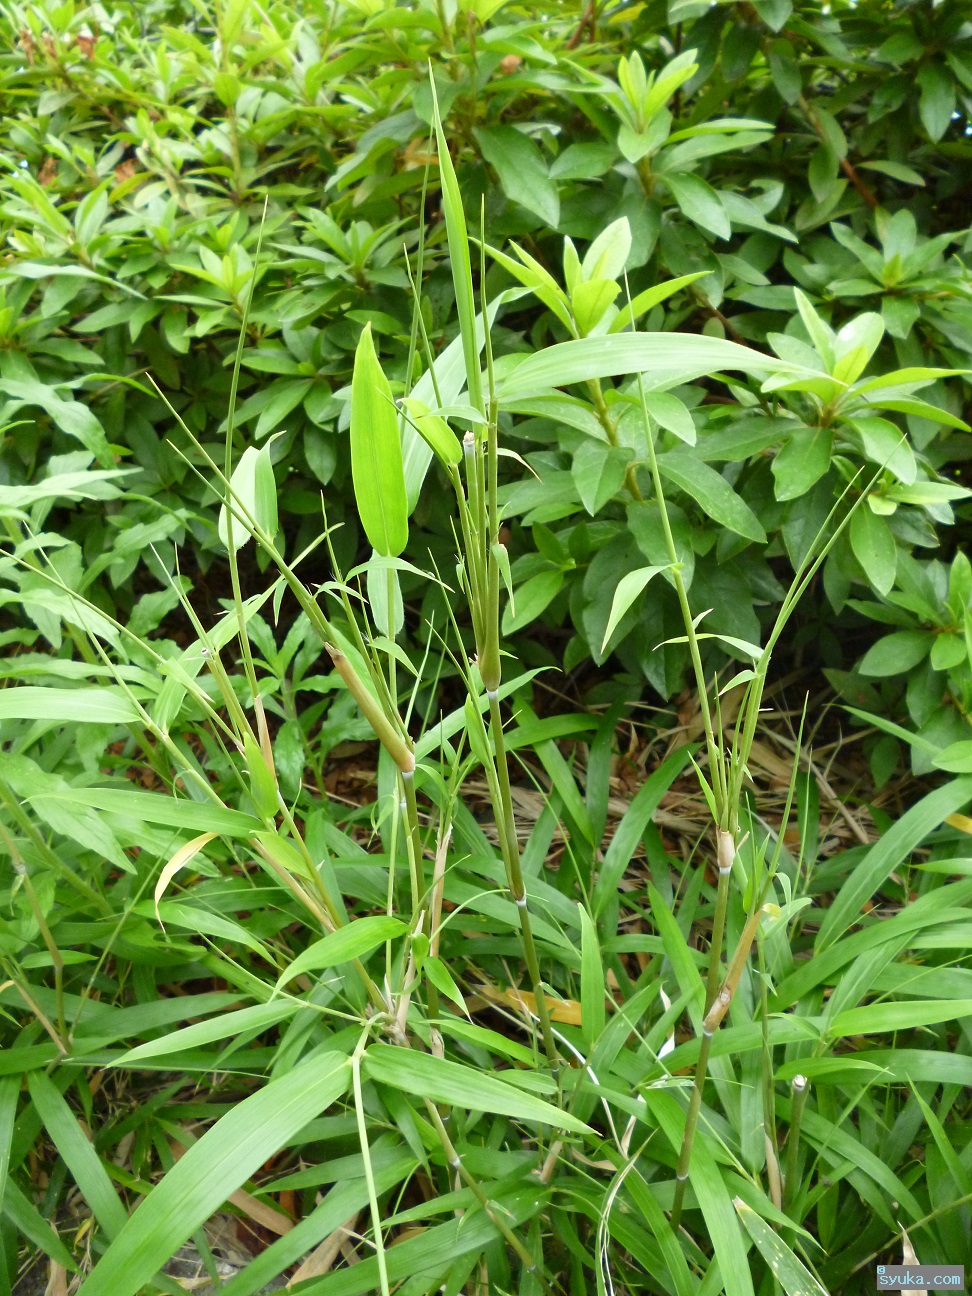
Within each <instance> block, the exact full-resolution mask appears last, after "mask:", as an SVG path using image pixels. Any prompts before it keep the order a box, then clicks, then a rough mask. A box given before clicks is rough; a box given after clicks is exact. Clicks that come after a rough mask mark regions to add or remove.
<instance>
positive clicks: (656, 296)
mask: <svg viewBox="0 0 972 1296" xmlns="http://www.w3.org/2000/svg"><path fill="white" fill-rule="evenodd" d="M707 273H708V272H707V271H705V270H696V271H695V272H694V273H693V274H687V275H679V277H678V278H677V279H668V280H666V282H665V283H660V284H655V285H653V287H651V288H646V289H645V290H644V292H640V293H638V295H637V297H634V298H633V299H632V301H631V305H630V306H625V307H624V309H623V310H622V311H621V313H620V314H619V315H618V316H617V318H616V319H614V320H612V322H611V327H610V328H609V329H608V332H609V333H621V332H622V331H624V330H625V329H630V328H631V327H632V326H633V324H634V321H635V320H636V319H640V317H641V316H642V315H644V314H645V312H646V311H650V310H651V308H652V307H653V306H657V305H658V303H659V302H663V301H666V300H667V299H668V298H669V297H671V296H673V295H674V294H675V293H677V292H678V291H679V289H681V288H687V287H688V285H689V284H690V283H695V281H696V279H703V278H705V275H706V274H707Z"/></svg>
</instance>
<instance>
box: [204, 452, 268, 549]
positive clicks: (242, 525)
mask: <svg viewBox="0 0 972 1296" xmlns="http://www.w3.org/2000/svg"><path fill="white" fill-rule="evenodd" d="M230 488H231V491H232V494H231V496H230V504H231V505H235V506H236V508H237V511H239V507H240V505H242V509H243V511H244V515H245V514H249V516H250V517H251V518H252V519H253V521H254V522H255V523H256V524H257V526H259V527H261V528H262V530H264V531H265V532H266V533H267V535H269V536H270V538H271V539H273V537H274V536H275V535H276V533H277V483H276V480H275V478H274V475H273V462H272V461H271V459H270V446H269V444H268V445H265V446H261V447H260V448H259V449H257V448H256V447H255V446H248V447H247V448H246V449H245V450H244V451H243V453H242V455H241V456H240V462H239V463H238V464H237V465H236V467H235V468H234V469H233V475H232V477H230ZM234 497H235V498H234ZM217 529H218V532H219V538H220V540H222V542H223V544H224V545H225V546H226V547H227V548H229V547H230V543H232V546H233V548H234V549H242V547H243V546H244V545H245V544H246V542H247V541H248V540H249V538H250V530H249V527H248V525H247V523H246V522H244V521H241V519H240V518H239V517H236V516H234V515H233V514H232V513H231V511H230V509H229V508H227V506H226V504H225V503H224V504H223V505H221V507H220V510H219V522H218V528H217Z"/></svg>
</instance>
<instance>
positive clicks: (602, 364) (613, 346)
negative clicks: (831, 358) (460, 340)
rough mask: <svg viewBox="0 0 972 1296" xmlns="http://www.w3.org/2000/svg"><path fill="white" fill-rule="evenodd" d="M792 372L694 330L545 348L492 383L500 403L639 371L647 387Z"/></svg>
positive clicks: (786, 366)
mask: <svg viewBox="0 0 972 1296" xmlns="http://www.w3.org/2000/svg"><path fill="white" fill-rule="evenodd" d="M722 369H726V370H733V369H735V370H739V371H741V372H742V373H755V374H769V373H781V374H796V373H801V372H804V371H803V370H801V368H800V366H799V365H795V364H791V363H789V362H787V361H785V360H779V359H776V358H775V357H773V356H767V355H762V354H760V352H758V351H754V350H752V349H751V348H750V347H744V346H740V345H739V344H738V343H737V342H726V341H725V340H724V339H722V338H712V337H706V336H705V335H703V334H698V333H620V334H610V335H608V336H605V337H593V338H578V339H575V340H574V341H571V342H560V343H557V344H556V345H555V346H551V347H546V348H545V349H544V350H543V351H538V352H535V353H534V354H533V355H531V356H528V357H527V358H526V359H525V360H523V361H521V362H520V363H519V364H518V365H517V366H516V367H515V368H514V369H513V371H512V372H511V373H510V374H509V375H508V376H507V377H506V378H505V379H504V380H503V381H502V382H500V383H499V385H498V395H499V399H500V402H501V403H506V402H512V401H515V400H522V399H523V398H524V397H526V396H536V395H541V394H543V393H545V392H547V391H549V390H550V389H551V388H554V387H565V386H569V385H571V384H573V383H582V382H587V381H588V380H589V379H592V378H612V377H619V376H621V375H625V374H636V373H643V374H645V375H646V379H645V381H646V383H647V385H648V387H649V388H652V387H664V386H673V385H675V384H676V383H684V382H691V381H692V380H693V379H695V378H701V377H702V376H703V375H707V374H713V373H716V372H718V371H719V370H722Z"/></svg>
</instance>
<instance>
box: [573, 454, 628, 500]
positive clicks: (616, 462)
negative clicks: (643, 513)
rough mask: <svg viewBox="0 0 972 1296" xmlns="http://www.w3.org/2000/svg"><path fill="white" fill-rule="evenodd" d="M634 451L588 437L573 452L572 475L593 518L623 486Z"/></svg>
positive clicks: (579, 493) (578, 491)
mask: <svg viewBox="0 0 972 1296" xmlns="http://www.w3.org/2000/svg"><path fill="white" fill-rule="evenodd" d="M630 461H631V452H630V451H629V450H627V449H625V448H624V447H622V446H611V445H605V443H604V442H603V441H595V440H594V439H593V438H592V437H585V438H584V440H583V441H582V442H581V443H580V445H579V446H578V447H577V450H576V451H575V452H574V461H573V463H572V464H571V473H572V474H573V478H574V481H575V482H576V484H577V493H578V495H579V496H580V499H581V503H582V504H583V505H584V507H585V509H587V511H588V513H590V514H591V516H592V517H593V516H594V515H595V514H597V513H600V511H601V509H602V508H603V507H604V505H605V504H606V503H607V502H608V500H610V499H612V498H613V497H614V496H615V495H616V494H617V493H618V491H620V489H621V487H622V486H623V485H624V479H625V475H626V474H627V471H628V464H629V463H630Z"/></svg>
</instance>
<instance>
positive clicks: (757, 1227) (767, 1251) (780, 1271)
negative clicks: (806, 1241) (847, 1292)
mask: <svg viewBox="0 0 972 1296" xmlns="http://www.w3.org/2000/svg"><path fill="white" fill-rule="evenodd" d="M732 1204H733V1206H735V1208H736V1214H737V1215H738V1216H739V1218H740V1219H741V1220H742V1222H743V1225H744V1226H745V1229H746V1232H747V1233H748V1234H749V1236H750V1237H751V1238H752V1239H753V1241H754V1242H755V1243H756V1248H757V1250H758V1251H759V1253H760V1255H761V1256H762V1257H763V1259H764V1260H765V1261H766V1263H767V1264H768V1265H769V1267H770V1269H771V1270H772V1273H773V1277H774V1278H775V1279H776V1281H777V1282H778V1283H779V1284H780V1286H781V1287H782V1288H783V1290H784V1291H785V1292H786V1296H827V1292H826V1289H825V1288H823V1287H821V1285H820V1283H819V1282H818V1281H817V1280H816V1278H814V1276H813V1274H812V1273H811V1272H810V1270H809V1269H808V1268H807V1267H806V1265H805V1264H804V1263H803V1261H802V1260H800V1258H799V1257H798V1256H796V1255H795V1254H794V1252H793V1251H792V1250H791V1248H790V1247H789V1246H787V1244H786V1243H785V1242H784V1241H783V1238H782V1237H781V1236H780V1234H779V1233H778V1231H777V1230H776V1229H775V1228H773V1226H772V1225H771V1224H767V1222H766V1220H764V1219H763V1217H762V1216H761V1215H757V1214H756V1212H755V1211H754V1210H753V1209H752V1207H750V1206H747V1205H746V1203H745V1202H744V1201H743V1200H742V1199H741V1198H740V1197H736V1198H734V1199H733V1203H732Z"/></svg>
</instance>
